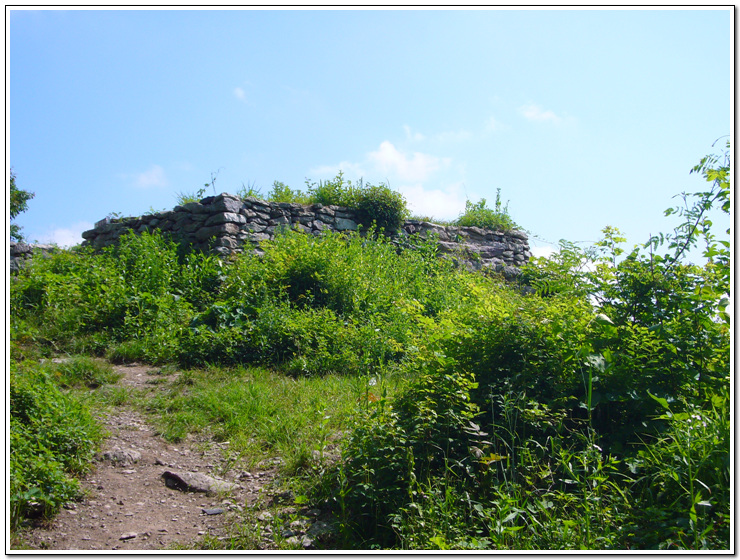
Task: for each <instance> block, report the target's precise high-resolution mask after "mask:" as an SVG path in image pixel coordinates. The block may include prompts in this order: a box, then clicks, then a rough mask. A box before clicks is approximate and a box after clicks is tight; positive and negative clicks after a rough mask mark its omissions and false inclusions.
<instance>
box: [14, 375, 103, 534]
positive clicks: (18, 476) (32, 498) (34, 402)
mask: <svg viewBox="0 0 740 560" xmlns="http://www.w3.org/2000/svg"><path fill="white" fill-rule="evenodd" d="M100 438H101V433H100V429H99V427H98V425H97V424H96V422H95V421H94V419H93V417H92V416H91V414H90V413H89V411H88V410H87V409H86V408H85V407H84V406H83V405H82V404H81V403H80V402H79V401H78V400H76V399H75V398H73V397H72V396H70V395H66V394H64V393H62V392H61V391H60V390H59V388H58V387H57V385H56V384H55V383H54V381H53V380H52V379H51V376H50V375H49V374H48V373H47V372H46V371H44V370H43V369H39V368H36V367H33V366H17V365H16V364H15V363H11V378H10V442H11V444H10V509H11V524H12V525H13V526H16V525H17V524H18V523H19V522H20V521H21V520H22V519H23V517H25V516H27V515H33V514H43V515H47V516H48V515H52V514H54V513H56V512H57V511H58V510H59V508H60V507H61V505H62V504H63V503H65V502H67V501H69V500H74V499H76V498H78V497H79V484H78V482H77V480H76V479H74V478H73V475H75V474H79V473H84V472H86V471H87V469H89V467H90V461H91V459H92V455H93V453H94V451H95V447H96V445H97V442H98V441H100Z"/></svg>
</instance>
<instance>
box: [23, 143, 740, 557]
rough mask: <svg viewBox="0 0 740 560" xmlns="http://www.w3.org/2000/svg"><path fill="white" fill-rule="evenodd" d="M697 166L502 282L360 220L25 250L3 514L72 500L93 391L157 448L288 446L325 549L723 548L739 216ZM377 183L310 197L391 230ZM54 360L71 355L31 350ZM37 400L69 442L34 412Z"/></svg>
mask: <svg viewBox="0 0 740 560" xmlns="http://www.w3.org/2000/svg"><path fill="white" fill-rule="evenodd" d="M728 147H729V146H728ZM694 171H695V172H698V173H701V174H703V176H704V177H705V178H706V180H707V183H708V185H709V186H708V188H707V190H706V192H701V193H696V194H695V195H685V194H684V195H682V200H683V202H684V204H683V206H681V207H680V208H677V209H672V210H670V211H668V212H667V213H668V214H669V215H674V216H677V217H679V218H680V220H681V223H680V224H679V225H678V226H677V227H676V228H674V230H673V232H672V233H670V234H667V235H662V236H656V237H654V238H652V239H650V240H649V241H648V243H646V244H645V245H644V246H638V247H635V248H634V249H632V250H625V249H624V248H623V247H622V245H623V242H624V240H623V239H622V238H621V234H620V233H619V231H618V230H617V229H616V228H612V227H608V228H606V229H605V230H604V238H603V239H602V240H601V241H600V242H599V243H597V244H596V245H595V246H594V247H591V248H587V249H583V248H580V247H578V246H576V245H575V244H571V243H567V242H563V243H562V246H561V251H560V252H559V253H558V254H557V255H555V256H554V257H553V258H551V259H533V260H532V261H531V262H530V263H529V264H528V265H527V266H526V267H525V269H524V271H523V274H522V275H521V276H520V278H519V280H518V282H517V283H516V284H511V283H507V282H505V281H504V280H503V279H502V278H500V277H498V276H496V275H493V274H489V275H484V274H481V273H473V272H469V271H467V270H464V269H460V268H455V266H454V265H453V264H452V263H451V262H449V261H446V260H443V259H439V258H437V256H436V245H435V244H434V243H433V242H427V241H424V240H421V239H415V240H413V242H411V243H409V244H408V246H406V247H397V246H396V245H395V244H394V243H392V242H391V241H390V240H389V239H388V238H387V237H386V236H383V235H377V236H376V235H360V234H357V233H351V234H339V233H332V234H327V235H322V236H319V237H314V236H306V235H303V234H300V233H298V232H295V231H285V232H284V233H283V234H281V235H278V236H277V237H276V238H275V239H274V240H273V241H271V242H269V243H265V244H264V245H263V249H264V255H262V256H256V255H253V254H250V253H243V254H239V255H234V256H232V257H230V258H228V259H223V260H222V259H220V258H218V257H216V256H213V255H205V254H201V253H188V252H186V251H184V250H183V249H181V248H179V247H178V246H176V245H175V244H174V243H172V242H171V241H168V240H166V239H164V238H162V237H161V236H159V235H158V234H156V233H154V234H147V233H145V234H141V235H138V236H137V235H133V234H129V235H126V236H123V237H122V238H121V242H120V244H119V245H118V246H116V247H110V248H106V249H104V250H102V251H100V252H99V253H93V252H92V251H91V250H89V249H87V248H79V247H78V248H74V249H72V250H68V251H60V252H59V253H58V254H55V255H53V256H52V257H51V258H49V259H36V260H33V261H32V262H31V264H29V266H27V267H25V268H24V269H23V270H21V271H20V272H19V273H18V274H17V275H16V276H14V277H13V280H12V283H11V293H10V295H11V318H10V321H11V325H10V326H11V329H10V331H11V446H12V453H11V494H12V498H11V503H12V504H13V508H15V509H13V511H14V519H15V521H14V523H18V522H19V521H21V520H22V519H23V517H24V516H25V515H28V514H29V507H30V506H29V504H31V503H38V504H43V505H44V507H45V508H46V511H47V512H48V513H49V514H51V513H53V511H54V508H55V507H58V504H59V503H61V502H62V501H64V500H68V499H73V498H74V495H75V487H74V482H73V479H72V478H70V476H71V475H73V474H74V473H76V472H79V469H80V468H81V465H83V464H84V463H85V461H84V460H83V459H82V457H84V456H86V455H85V454H86V453H89V452H90V450H91V449H93V448H94V445H95V441H97V439H96V438H97V437H98V436H97V435H96V434H95V429H94V423H93V422H92V421H91V420H90V414H89V411H87V408H86V407H88V406H98V405H99V404H100V403H105V405H106V406H120V405H122V404H124V403H129V404H131V403H133V404H136V405H137V406H142V407H143V408H144V409H145V410H146V411H147V413H148V414H149V415H150V416H151V420H152V422H153V423H154V424H155V425H156V426H158V428H159V430H160V431H161V433H162V435H163V436H164V437H166V438H168V439H169V440H171V441H178V440H180V439H182V438H184V437H185V436H186V435H188V434H189V433H200V434H201V435H204V436H210V437H212V438H214V439H216V440H228V441H230V446H229V449H230V450H231V452H232V453H234V454H235V457H240V458H245V459H248V460H249V461H251V462H257V461H260V460H261V459H263V458H266V457H274V456H279V457H281V458H282V459H283V466H282V474H283V477H284V478H283V481H284V484H285V485H287V486H288V487H290V488H291V489H292V490H293V491H294V494H295V496H296V498H295V499H296V501H297V502H300V503H301V504H304V505H305V504H315V505H317V506H320V507H321V508H322V509H323V510H326V509H331V510H332V512H333V513H334V514H335V516H336V518H337V520H338V523H337V527H338V529H337V534H336V539H335V541H334V542H333V545H332V546H336V547H337V548H343V549H350V548H355V549H371V548H405V549H525V550H537V549H599V550H619V549H668V550H672V549H715V550H719V549H723V550H724V549H728V548H729V546H730V523H731V519H730V496H729V487H730V486H729V480H730V433H731V430H730V416H729V410H730V395H729V384H730V378H729V375H730V334H731V333H730V322H729V316H728V315H727V313H726V312H725V307H726V306H727V304H728V297H729V296H728V294H729V286H730V284H729V281H730V268H729V267H730V262H729V256H730V245H729V233H730V232H729V230H727V231H726V232H722V233H717V231H716V229H715V227H714V225H713V224H712V223H711V221H710V219H709V217H708V212H709V210H710V209H712V208H715V209H719V210H720V211H721V212H724V213H725V214H729V195H730V184H729V176H730V173H729V171H730V168H729V161H728V160H727V159H722V158H720V157H708V158H705V159H704V160H702V162H701V163H700V164H699V165H698V166H697V167H696V168H695V170H694ZM375 188H376V187H371V186H367V185H362V184H360V185H351V184H348V183H345V182H344V180H343V178H342V177H341V174H340V175H339V176H338V177H337V178H336V179H335V180H334V181H329V182H326V183H319V184H313V185H311V186H310V188H309V189H308V195H307V196H309V197H324V198H321V200H322V201H325V202H322V203H327V204H338V203H339V204H343V205H347V204H346V202H347V200H348V199H351V200H354V201H355V202H354V203H353V204H355V207H357V208H359V207H360V204H361V201H362V196H363V195H364V194H366V193H370V196H369V198H370V199H372V200H373V204H370V205H369V207H370V208H372V209H373V211H375V212H376V214H375V216H376V217H375V218H374V220H375V222H376V226H377V227H384V223H383V222H381V220H380V219H378V218H382V217H383V216H384V215H385V216H387V217H390V218H391V219H392V218H393V215H396V214H395V212H396V211H397V210H400V209H401V207H400V206H399V205H396V203H397V202H398V201H399V200H400V199H396V198H393V196H391V195H389V194H388V192H386V191H385V190H383V189H385V187H383V188H381V190H380V191H377V192H376V191H374V189H375ZM250 189H252V190H253V187H250ZM269 196H270V197H285V198H286V199H290V198H291V197H294V198H295V197H296V196H298V195H297V194H296V193H295V192H294V191H292V190H290V189H289V188H288V187H287V186H285V185H283V184H282V183H278V182H276V183H275V184H274V185H273V190H272V191H271V193H270V195H269ZM301 196H302V195H301ZM311 200H313V201H316V200H318V198H311ZM386 209H387V210H388V212H387V214H385V212H386ZM468 210H469V212H468V213H469V214H471V215H472V214H477V215H478V217H481V216H482V217H483V218H485V217H486V215H487V214H488V212H489V209H487V208H486V206H485V201H481V202H480V203H478V204H475V205H472V204H471V205H469V208H468ZM368 211H370V210H368ZM490 212H493V213H497V214H503V215H505V216H508V212H507V211H506V209H505V208H504V209H502V208H501V205H500V201H499V200H497V203H496V208H495V209H494V210H491V211H490ZM461 219H462V217H461ZM471 219H472V217H471ZM385 223H390V222H385ZM482 223H483V222H478V224H482ZM496 227H505V225H504V224H503V223H502V222H499V225H498V226H496ZM386 229H392V227H386ZM693 247H703V248H704V253H703V255H704V258H705V262H704V263H703V264H701V265H697V264H691V263H688V262H686V259H685V255H686V251H687V250H688V249H689V248H693ZM60 354H69V355H73V356H76V357H74V358H73V359H71V360H69V361H67V362H64V363H61V364H53V365H49V362H43V363H42V362H41V359H42V358H49V357H51V356H55V355H60ZM85 356H87V357H85ZM103 357H104V358H105V359H106V360H107V361H109V362H110V361H112V362H129V361H133V360H136V361H143V362H147V363H150V364H161V365H163V366H164V367H162V372H163V375H162V376H161V380H159V379H158V383H160V384H161V386H162V387H163V388H164V389H163V391H162V392H160V393H158V396H151V397H142V396H137V395H131V394H128V393H125V392H124V391H122V390H116V388H115V386H113V385H111V383H113V382H114V381H115V379H113V378H112V377H111V375H110V370H108V369H106V367H105V365H101V364H104V363H105V362H104V361H101V360H99V359H92V358H103ZM176 369H179V370H181V371H180V373H179V375H178V376H170V375H169V373H171V372H173V371H174V370H176ZM91 392H93V393H94V394H95V395H99V396H100V399H84V398H83V396H84V395H86V394H89V393H91ZM83 402H84V403H87V404H84V405H83V404H81V403H83ZM95 403H98V404H95ZM31 409H33V411H34V412H33V414H29V412H28V411H29V410H31ZM52 415H56V416H55V418H56V417H62V416H63V417H64V418H72V419H73V420H64V421H63V423H64V425H65V426H73V427H74V429H71V430H65V434H63V435H64V436H65V437H66V436H68V435H69V436H70V437H72V436H71V434H77V435H74V437H73V440H74V441H73V442H72V443H70V442H69V441H68V440H67V439H63V438H61V435H62V434H58V433H56V432H55V431H54V430H53V429H49V428H48V427H49V426H58V425H61V424H62V422H61V421H58V420H53V421H47V420H44V421H43V422H42V421H36V420H34V419H36V418H50V417H51V416H52ZM45 427H46V428H45ZM44 430H46V431H44ZM39 446H43V451H39ZM44 496H45V497H44ZM52 497H53V498H52ZM34 507H36V506H34ZM250 531H251V529H250V528H249V527H248V526H247V525H246V524H245V525H244V528H243V531H242V532H241V533H239V532H238V531H237V533H236V534H235V535H234V536H233V538H232V539H231V540H226V541H218V542H216V541H214V540H213V539H204V540H203V542H202V543H201V546H202V547H204V548H211V547H214V548H215V547H218V548H224V547H232V548H239V547H244V546H249V545H250V543H253V538H254V537H253V536H250V535H252V533H251V532H250ZM240 535H241V536H240ZM251 539H252V540H251ZM286 546H287V545H286Z"/></svg>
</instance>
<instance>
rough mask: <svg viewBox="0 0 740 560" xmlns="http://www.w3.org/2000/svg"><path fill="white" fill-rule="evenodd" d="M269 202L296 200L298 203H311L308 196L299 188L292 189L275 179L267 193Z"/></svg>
mask: <svg viewBox="0 0 740 560" xmlns="http://www.w3.org/2000/svg"><path fill="white" fill-rule="evenodd" d="M267 200H269V201H270V202H297V203H298V204H311V200H310V197H309V196H308V195H306V194H305V193H303V192H301V191H299V190H293V189H291V188H290V187H289V186H288V185H286V184H285V183H281V182H280V181H275V182H274V183H273V184H272V189H271V190H270V192H269V193H267Z"/></svg>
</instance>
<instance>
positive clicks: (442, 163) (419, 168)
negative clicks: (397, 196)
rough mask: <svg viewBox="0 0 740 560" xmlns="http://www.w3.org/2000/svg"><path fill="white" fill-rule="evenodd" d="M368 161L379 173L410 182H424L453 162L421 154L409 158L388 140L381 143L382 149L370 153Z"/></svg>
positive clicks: (417, 153) (415, 153) (414, 154)
mask: <svg viewBox="0 0 740 560" xmlns="http://www.w3.org/2000/svg"><path fill="white" fill-rule="evenodd" d="M367 159H368V160H369V161H370V163H371V164H373V165H374V166H375V167H376V168H377V169H378V171H380V172H382V173H385V174H391V175H396V176H397V177H398V178H399V179H400V180H401V181H410V182H417V181H424V180H425V179H426V178H427V177H429V175H430V174H431V173H433V172H435V171H437V170H439V169H441V168H443V167H447V166H449V164H450V161H451V160H450V158H438V157H436V156H432V155H429V154H424V153H421V152H414V153H413V154H412V155H411V156H409V155H408V154H405V153H403V152H401V151H400V150H398V149H397V148H396V147H395V146H394V145H393V144H392V143H391V142H389V141H388V140H385V141H384V142H381V144H380V147H379V148H378V149H377V150H376V151H374V152H370V153H369V154H368V156H367Z"/></svg>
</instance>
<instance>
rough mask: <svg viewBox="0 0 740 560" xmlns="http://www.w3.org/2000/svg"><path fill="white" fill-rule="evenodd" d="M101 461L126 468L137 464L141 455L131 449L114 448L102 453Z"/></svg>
mask: <svg viewBox="0 0 740 560" xmlns="http://www.w3.org/2000/svg"><path fill="white" fill-rule="evenodd" d="M102 457H103V460H105V461H110V462H111V463H112V464H114V465H116V466H120V467H128V466H130V465H133V464H134V463H137V462H138V461H139V459H141V453H139V452H138V451H135V450H133V449H122V448H120V447H114V448H113V449H110V450H108V451H105V452H103V455H102Z"/></svg>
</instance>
